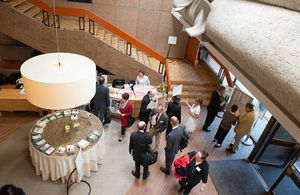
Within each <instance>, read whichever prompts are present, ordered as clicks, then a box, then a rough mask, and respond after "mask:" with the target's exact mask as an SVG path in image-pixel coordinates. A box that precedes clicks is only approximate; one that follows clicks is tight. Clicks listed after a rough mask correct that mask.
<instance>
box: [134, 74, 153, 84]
mask: <svg viewBox="0 0 300 195" xmlns="http://www.w3.org/2000/svg"><path fill="white" fill-rule="evenodd" d="M135 84H136V85H143V86H150V80H149V78H148V76H146V75H144V77H143V78H142V77H140V76H137V77H136V80H135Z"/></svg>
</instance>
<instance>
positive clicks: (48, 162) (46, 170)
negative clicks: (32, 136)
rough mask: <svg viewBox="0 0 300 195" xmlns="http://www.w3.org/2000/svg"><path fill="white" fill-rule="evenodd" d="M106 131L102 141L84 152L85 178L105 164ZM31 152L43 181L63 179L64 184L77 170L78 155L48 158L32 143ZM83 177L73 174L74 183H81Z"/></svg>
mask: <svg viewBox="0 0 300 195" xmlns="http://www.w3.org/2000/svg"><path fill="white" fill-rule="evenodd" d="M104 137H105V134H104V131H103V132H102V135H101V137H100V140H99V141H98V142H97V143H96V144H95V145H93V146H92V147H91V148H88V149H86V150H84V151H83V165H82V166H81V167H80V172H82V173H83V176H87V177H89V176H90V171H97V170H98V167H97V165H98V164H102V163H103V158H104V153H105V144H104ZM29 151H30V156H31V160H32V164H33V166H34V167H35V172H36V174H37V175H42V179H43V180H48V179H49V178H50V179H51V180H52V181H55V180H57V179H59V178H61V180H62V182H65V181H66V180H67V179H68V176H69V175H70V173H71V172H72V171H73V170H74V169H75V158H76V154H74V155H71V156H55V155H54V156H48V155H46V154H44V153H42V152H40V151H38V150H37V149H36V148H35V147H34V146H33V145H32V143H31V142H29ZM81 178H82V175H80V176H79V175H77V174H73V175H72V180H73V181H75V180H76V181H78V182H79V181H80V180H81Z"/></svg>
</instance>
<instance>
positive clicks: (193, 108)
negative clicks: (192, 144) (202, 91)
mask: <svg viewBox="0 0 300 195" xmlns="http://www.w3.org/2000/svg"><path fill="white" fill-rule="evenodd" d="M185 103H186V105H187V106H188V107H189V109H190V110H189V116H188V118H187V120H186V122H185V127H186V130H187V131H188V132H189V133H193V132H194V130H195V129H196V126H197V121H198V119H199V117H200V112H201V105H202V103H203V100H202V98H201V97H199V98H197V99H196V100H195V102H194V104H192V105H190V104H189V103H188V102H187V101H186V102H185Z"/></svg>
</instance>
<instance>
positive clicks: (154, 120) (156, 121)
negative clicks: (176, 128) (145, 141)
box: [149, 104, 168, 151]
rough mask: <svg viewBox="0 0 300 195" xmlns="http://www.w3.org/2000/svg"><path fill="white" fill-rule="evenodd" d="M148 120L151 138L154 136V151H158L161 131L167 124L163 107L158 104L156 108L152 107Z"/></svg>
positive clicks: (166, 116)
mask: <svg viewBox="0 0 300 195" xmlns="http://www.w3.org/2000/svg"><path fill="white" fill-rule="evenodd" d="M149 121H150V130H149V133H150V136H151V138H152V139H153V137H154V136H155V147H154V149H153V150H154V151H158V147H159V142H160V136H161V133H162V132H163V131H164V130H165V129H166V128H167V126H168V115H167V114H166V113H165V112H164V107H163V106H162V105H161V104H159V105H158V106H157V108H156V109H153V110H152V112H151V113H150V117H149Z"/></svg>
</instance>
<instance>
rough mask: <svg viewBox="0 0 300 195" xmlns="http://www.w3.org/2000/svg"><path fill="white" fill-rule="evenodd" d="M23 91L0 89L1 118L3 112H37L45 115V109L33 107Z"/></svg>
mask: <svg viewBox="0 0 300 195" xmlns="http://www.w3.org/2000/svg"><path fill="white" fill-rule="evenodd" d="M20 91H21V89H0V116H1V111H35V112H39V113H40V116H42V115H43V109H42V108H39V107H36V106H34V105H32V104H31V103H30V102H29V101H28V100H27V98H26V96H25V94H20Z"/></svg>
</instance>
